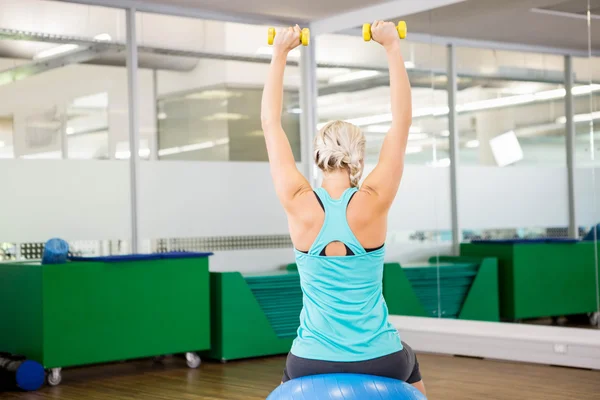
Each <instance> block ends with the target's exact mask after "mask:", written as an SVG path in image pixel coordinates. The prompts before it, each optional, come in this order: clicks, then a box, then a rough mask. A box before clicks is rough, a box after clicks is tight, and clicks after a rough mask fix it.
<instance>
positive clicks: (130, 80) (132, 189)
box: [126, 8, 140, 254]
mask: <svg viewBox="0 0 600 400" xmlns="http://www.w3.org/2000/svg"><path fill="white" fill-rule="evenodd" d="M126 14H127V18H126V20H127V24H126V25H127V26H126V30H127V44H128V45H127V84H128V93H127V95H128V100H129V103H128V104H129V176H130V181H129V196H130V200H131V251H132V252H133V253H134V254H135V253H137V252H138V250H139V249H140V246H139V245H140V238H139V221H138V205H139V204H138V188H139V186H138V170H139V164H140V156H139V152H138V147H139V137H140V132H139V117H138V114H139V110H138V48H137V38H136V19H135V15H136V10H135V8H130V9H127V10H126ZM132 44H133V45H132Z"/></svg>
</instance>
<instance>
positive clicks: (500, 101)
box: [319, 84, 600, 136]
mask: <svg viewBox="0 0 600 400" xmlns="http://www.w3.org/2000/svg"><path fill="white" fill-rule="evenodd" d="M599 90H600V85H597V84H593V85H584V86H576V87H574V88H573V89H572V91H571V93H573V95H574V96H580V95H583V94H586V93H590V92H595V91H599ZM565 94H566V91H565V90H564V89H552V90H546V91H542V92H537V93H530V94H524V95H517V96H506V97H500V98H495V99H487V100H478V101H473V102H470V103H465V104H459V105H457V106H456V111H457V112H461V113H462V112H468V111H481V110H490V109H494V108H500V107H507V106H514V105H520V104H528V103H533V102H535V101H541V100H553V99H561V98H563V97H564V96H565ZM449 111H450V109H449V108H448V107H423V108H419V109H415V110H413V115H412V116H413V118H422V117H438V116H443V115H447V114H448V113H449ZM391 121H392V114H378V115H370V116H367V117H360V118H354V119H347V120H346V122H350V123H353V124H354V125H357V126H362V125H372V124H381V123H386V122H391ZM324 125H325V124H320V127H322V126H324ZM319 129H320V128H319ZM442 136H444V135H443V132H442Z"/></svg>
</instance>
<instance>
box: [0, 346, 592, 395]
mask: <svg viewBox="0 0 600 400" xmlns="http://www.w3.org/2000/svg"><path fill="white" fill-rule="evenodd" d="M419 360H420V364H421V370H422V372H423V376H424V380H425V383H426V385H427V390H428V398H429V400H442V399H443V400H459V399H460V400H496V399H498V400H500V399H502V400H516V399H519V400H523V399H527V400H559V399H560V400H563V399H564V400H566V399H569V400H575V399H576V400H594V399H596V400H600V372H598V371H588V370H579V369H571V368H560V367H550V366H540V365H530V364H515V363H508V362H499V361H489V360H479V359H472V358H458V357H448V356H436V355H425V354H421V355H419ZM284 361H285V360H284V358H282V357H276V358H266V359H257V360H250V361H236V362H230V363H228V364H220V363H210V362H204V363H203V364H202V365H201V367H200V368H199V369H197V370H190V369H188V368H187V367H186V366H185V362H184V361H183V360H179V359H172V360H167V361H166V362H165V363H163V364H155V363H153V362H152V361H136V362H128V363H120V364H111V365H104V366H96V367H87V368H81V369H71V370H64V371H63V383H62V384H61V385H60V386H57V387H54V388H51V387H45V388H43V389H42V390H40V391H38V392H35V393H8V394H7V393H3V394H0V398H2V399H21V400H38V399H40V400H41V399H64V400H75V399H77V400H79V399H88V400H96V399H107V400H111V399H146V400H154V399H165V400H167V399H169V400H170V399H173V400H175V399H177V400H188V399H189V400H195V399H213V400H217V399H219V400H221V399H231V400H238V399H239V400H242V399H244V400H254V399H256V400H258V399H265V397H266V396H267V395H268V394H269V392H270V391H271V390H272V389H273V388H274V387H275V386H276V385H277V384H278V383H279V381H280V379H281V369H282V367H283V364H284Z"/></svg>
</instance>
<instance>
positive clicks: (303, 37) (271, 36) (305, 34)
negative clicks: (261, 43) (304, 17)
mask: <svg viewBox="0 0 600 400" xmlns="http://www.w3.org/2000/svg"><path fill="white" fill-rule="evenodd" d="M275 33H276V32H275V28H269V32H268V38H267V42H268V43H269V45H272V44H273V41H274V40H275ZM300 43H302V46H308V44H309V43H310V29H308V28H304V29H302V31H301V32H300Z"/></svg>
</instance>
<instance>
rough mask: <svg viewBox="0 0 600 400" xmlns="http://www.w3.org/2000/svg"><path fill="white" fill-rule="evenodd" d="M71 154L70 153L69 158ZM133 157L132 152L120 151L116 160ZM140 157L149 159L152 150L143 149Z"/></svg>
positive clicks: (139, 153)
mask: <svg viewBox="0 0 600 400" xmlns="http://www.w3.org/2000/svg"><path fill="white" fill-rule="evenodd" d="M70 155H71V154H70V153H69V156H70ZM130 156H131V152H130V151H129V150H120V151H117V152H115V158H116V159H117V160H126V159H128V158H129V157H130ZM138 156H140V157H148V156H150V149H149V148H147V147H144V148H141V149H139V150H138Z"/></svg>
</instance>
